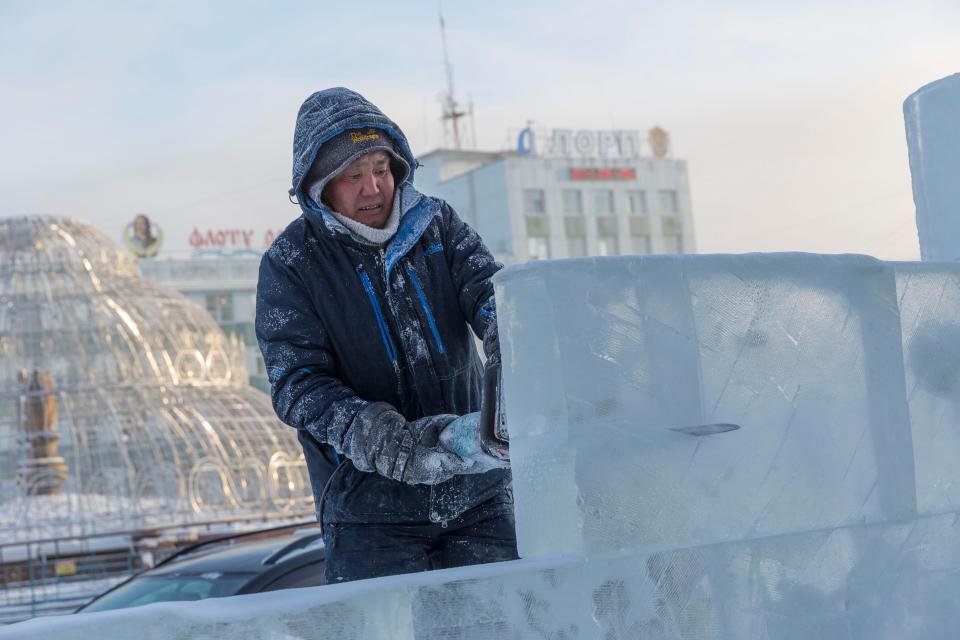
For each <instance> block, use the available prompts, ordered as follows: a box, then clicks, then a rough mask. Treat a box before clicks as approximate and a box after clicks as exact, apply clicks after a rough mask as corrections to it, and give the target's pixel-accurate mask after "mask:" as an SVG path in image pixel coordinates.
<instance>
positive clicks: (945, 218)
mask: <svg viewBox="0 0 960 640" xmlns="http://www.w3.org/2000/svg"><path fill="white" fill-rule="evenodd" d="M903 116H904V121H905V122H906V126H907V146H908V147H909V152H910V173H911V176H912V178H913V200H914V203H915V204H916V207H917V231H918V233H919V236H920V255H921V256H922V258H923V260H931V261H953V260H958V259H960V179H958V174H960V73H958V74H954V75H952V76H949V77H947V78H943V79H942V80H937V81H936V82H931V83H930V84H928V85H926V86H924V87H921V88H920V89H918V90H917V91H916V92H914V93H913V94H911V95H910V97H908V98H907V99H906V101H905V102H904V103H903Z"/></svg>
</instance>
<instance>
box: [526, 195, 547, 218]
mask: <svg viewBox="0 0 960 640" xmlns="http://www.w3.org/2000/svg"><path fill="white" fill-rule="evenodd" d="M523 211H524V213H546V212H547V201H546V196H545V195H544V192H543V189H524V190H523Z"/></svg>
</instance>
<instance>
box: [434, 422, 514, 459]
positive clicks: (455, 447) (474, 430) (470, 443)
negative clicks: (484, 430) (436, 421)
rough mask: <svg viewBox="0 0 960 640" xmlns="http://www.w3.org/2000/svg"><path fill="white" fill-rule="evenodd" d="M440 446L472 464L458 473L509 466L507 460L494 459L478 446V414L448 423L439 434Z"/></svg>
mask: <svg viewBox="0 0 960 640" xmlns="http://www.w3.org/2000/svg"><path fill="white" fill-rule="evenodd" d="M440 444H442V445H443V446H444V447H445V448H446V449H447V450H448V451H451V452H453V453H454V454H456V455H457V456H458V457H459V458H462V459H463V460H464V461H466V462H471V463H473V466H471V467H470V468H469V469H467V470H466V471H461V472H460V473H484V472H487V471H490V470H491V469H505V468H508V467H509V466H510V462H509V461H508V460H501V459H500V458H495V457H494V456H491V455H490V454H488V453H487V452H485V451H484V450H483V447H481V446H480V414H479V413H468V414H466V415H464V416H460V417H459V418H457V419H456V420H453V421H452V422H450V423H449V424H448V425H447V426H446V427H445V428H444V429H443V431H441V432H440Z"/></svg>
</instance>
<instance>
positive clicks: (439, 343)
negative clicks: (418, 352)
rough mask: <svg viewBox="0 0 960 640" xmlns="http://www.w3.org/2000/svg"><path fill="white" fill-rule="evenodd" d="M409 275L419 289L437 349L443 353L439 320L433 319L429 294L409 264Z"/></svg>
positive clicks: (418, 293)
mask: <svg viewBox="0 0 960 640" xmlns="http://www.w3.org/2000/svg"><path fill="white" fill-rule="evenodd" d="M407 275H409V276H410V281H411V282H413V288H414V289H416V291H417V297H418V298H420V306H421V307H422V308H423V313H424V314H426V316H427V324H428V325H430V332H431V333H432V334H433V341H434V342H435V343H436V345H437V351H439V352H440V353H443V351H444V349H443V340H441V339H440V330H439V329H437V322H436V320H434V319H433V313H432V312H431V311H430V305H429V304H428V303H427V296H426V294H425V293H424V292H423V287H421V286H420V281H419V280H417V273H416V272H415V271H414V270H413V267H411V266H410V265H409V264H408V265H407Z"/></svg>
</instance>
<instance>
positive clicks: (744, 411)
mask: <svg viewBox="0 0 960 640" xmlns="http://www.w3.org/2000/svg"><path fill="white" fill-rule="evenodd" d="M495 286H496V289H497V301H498V324H499V326H500V336H501V344H502V347H503V363H504V364H503V367H504V385H505V402H506V415H507V421H508V425H509V429H510V434H511V445H510V446H511V458H512V462H513V472H514V492H515V496H516V504H517V508H516V511H517V532H518V544H519V548H520V553H521V556H522V557H534V556H538V555H543V554H551V553H574V554H584V555H588V556H590V555H596V554H604V553H613V552H624V551H629V550H643V549H649V548H651V547H656V546H658V545H683V546H687V545H696V544H705V543H712V542H719V541H725V540H736V539H748V538H757V537H762V536H770V535H775V534H781V533H789V532H797V531H808V530H813V529H830V528H833V527H838V526H848V525H853V524H860V523H882V522H895V521H898V520H902V519H904V518H909V517H913V516H914V515H915V513H916V490H915V486H914V468H913V467H914V456H913V452H912V448H911V434H910V424H909V418H908V410H907V403H906V395H905V386H904V385H905V382H904V373H903V365H902V357H901V330H900V324H899V318H898V310H897V289H896V280H895V275H894V271H893V269H892V268H891V267H890V266H888V265H886V264H884V263H882V262H880V261H877V260H875V259H872V258H868V257H865V256H853V255H848V256H823V255H811V254H763V255H761V254H751V255H742V256H636V257H622V258H599V259H580V260H570V261H561V262H552V263H531V264H528V265H524V266H521V267H515V268H509V269H507V270H505V271H503V272H501V273H500V274H498V276H497V278H496V280H495ZM712 423H733V424H736V425H739V427H740V429H739V430H736V431H730V432H727V433H720V434H716V435H708V436H702V437H695V436H691V435H686V434H682V433H677V432H675V431H672V430H670V428H671V427H685V426H691V425H708V424H712Z"/></svg>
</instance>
